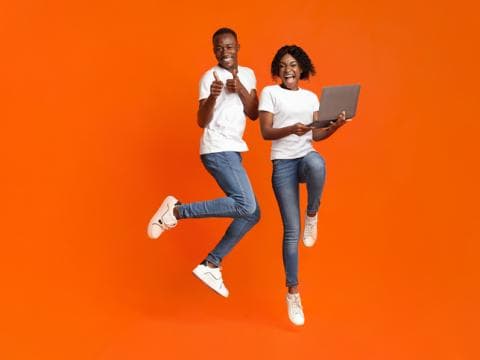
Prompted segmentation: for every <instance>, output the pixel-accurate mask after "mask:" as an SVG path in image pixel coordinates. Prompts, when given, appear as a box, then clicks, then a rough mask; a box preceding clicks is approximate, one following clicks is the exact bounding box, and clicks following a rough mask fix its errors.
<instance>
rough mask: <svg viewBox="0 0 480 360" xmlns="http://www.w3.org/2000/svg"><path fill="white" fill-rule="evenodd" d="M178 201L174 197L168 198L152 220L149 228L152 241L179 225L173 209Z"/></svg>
mask: <svg viewBox="0 0 480 360" xmlns="http://www.w3.org/2000/svg"><path fill="white" fill-rule="evenodd" d="M177 203H178V200H177V199H176V198H175V197H173V196H170V195H169V196H167V197H166V198H165V200H163V203H162V205H160V207H159V208H158V210H157V212H156V213H155V215H153V217H152V218H151V220H150V222H149V223H148V227H147V234H148V236H149V237H150V239H158V238H159V237H160V235H162V233H163V232H164V231H165V230H168V229H171V228H173V227H175V226H176V225H177V218H176V217H175V215H173V209H174V207H175V205H176V204H177Z"/></svg>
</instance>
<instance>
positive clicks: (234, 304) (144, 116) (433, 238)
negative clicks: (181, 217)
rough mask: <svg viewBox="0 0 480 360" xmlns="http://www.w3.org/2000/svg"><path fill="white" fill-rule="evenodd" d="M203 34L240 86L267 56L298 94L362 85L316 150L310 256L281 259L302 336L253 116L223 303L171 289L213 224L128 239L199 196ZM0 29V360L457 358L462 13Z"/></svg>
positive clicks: (83, 7) (466, 340)
mask: <svg viewBox="0 0 480 360" xmlns="http://www.w3.org/2000/svg"><path fill="white" fill-rule="evenodd" d="M471 3H472V4H473V1H472V2H471ZM220 26H230V27H232V28H234V29H235V30H236V31H237V32H238V35H239V41H240V43H241V45H242V47H241V50H240V53H239V59H240V64H242V65H244V66H249V67H251V68H253V69H254V70H255V71H256V74H257V81H258V89H259V90H260V89H261V88H263V86H265V85H267V84H270V83H271V82H272V80H271V78H270V76H269V66H270V62H271V59H272V57H273V55H274V53H275V51H276V50H277V49H278V48H279V47H280V46H282V45H284V44H288V43H296V44H298V45H300V46H302V47H303V48H304V49H305V50H307V52H308V53H309V54H310V56H311V57H312V59H313V61H314V63H315V65H316V67H317V70H318V75H317V76H315V77H314V78H313V79H312V80H311V81H309V82H307V83H305V84H304V87H306V88H308V89H311V90H313V91H315V92H317V94H318V93H319V90H320V88H321V86H323V85H334V84H345V83H353V82H358V83H361V84H362V86H363V88H362V93H361V96H360V107H359V111H358V116H357V117H356V119H355V120H354V121H353V122H352V123H351V124H349V125H348V126H346V127H344V128H342V130H341V131H340V132H339V133H337V134H336V135H335V136H334V137H333V138H331V139H329V140H327V141H325V142H322V143H318V144H317V149H318V150H319V151H320V152H321V153H322V154H323V155H324V157H325V158H326V161H327V166H328V178H327V183H326V188H325V193H324V198H323V205H322V208H321V211H320V224H319V234H320V239H319V243H318V244H317V245H316V246H315V247H314V248H313V249H305V248H303V247H301V248H300V279H301V292H302V297H303V301H304V306H305V311H306V325H305V326H304V327H303V328H294V327H293V326H291V325H290V324H289V322H288V318H287V314H286V308H285V303H284V294H285V288H284V275H283V269H282V264H281V233H282V228H281V222H280V216H279V213H278V209H277V205H276V202H275V200H274V197H273V193H272V190H271V185H270V175H271V164H270V161H269V145H270V144H269V143H268V142H266V141H263V140H262V139H261V136H260V132H259V128H258V123H250V124H249V125H248V127H247V131H246V140H247V142H248V144H249V146H250V149H251V151H250V152H249V153H247V154H246V155H245V158H244V159H245V160H244V161H245V166H246V168H247V170H248V171H249V174H250V177H251V179H252V182H253V185H254V188H255V190H256V193H257V194H258V197H259V201H260V204H261V208H262V220H261V222H260V223H259V224H258V225H257V226H256V227H255V228H254V229H253V230H252V231H251V232H250V233H249V234H248V235H247V237H246V238H245V239H244V240H243V241H242V242H241V243H240V244H239V246H238V247H237V248H236V249H235V251H234V252H232V253H231V255H230V256H229V257H227V258H226V260H225V261H224V278H225V281H226V284H227V286H228V287H229V289H230V291H231V296H230V298H229V299H228V300H225V299H222V298H220V297H219V296H216V295H215V294H213V293H212V292H211V291H209V290H208V289H206V288H205V287H204V286H203V285H202V284H200V283H199V282H198V281H197V280H196V279H194V277H193V276H192V275H191V270H192V269H193V267H194V266H195V265H196V264H197V263H198V262H199V261H200V260H201V259H202V258H203V257H204V256H205V255H206V253H207V252H208V251H209V250H210V249H211V248H212V247H213V246H214V244H215V243H216V242H217V240H218V239H219V237H220V236H221V235H222V233H223V231H224V229H225V228H226V226H227V223H228V222H227V221H226V220H224V219H223V220H220V219H208V220H188V221H184V222H182V223H181V224H180V225H179V226H178V228H177V229H175V230H174V231H171V232H169V233H167V234H165V235H164V236H162V238H161V239H159V240H158V241H150V240H148V239H147V236H146V225H147V222H148V220H149V218H150V216H151V215H152V213H153V212H154V211H155V209H156V208H157V206H158V205H159V204H160V202H161V200H162V199H163V198H164V196H166V195H167V194H174V195H176V196H178V197H179V198H180V199H181V200H183V201H193V200H203V199H208V198H213V197H216V196H219V195H220V194H221V193H220V190H219V189H218V188H217V186H216V184H215V183H214V181H213V179H212V178H211V177H210V176H209V175H208V174H207V172H206V171H205V170H204V169H203V167H202V166H201V164H200V161H199V158H198V140H199V136H200V134H201V129H199V128H198V127H197V125H196V121H195V114H196V109H197V103H198V102H197V92H198V89H197V87H198V80H199V78H200V76H201V75H202V73H203V72H204V71H205V70H206V69H208V68H209V67H211V66H212V65H214V63H215V61H214V57H213V53H212V50H211V42H210V41H211V40H210V38H211V34H212V33H213V31H215V30H216V29H217V28H218V27H220ZM0 34H1V39H2V41H1V44H2V45H1V47H2V59H1V64H2V66H1V67H0V75H1V81H0V89H1V93H0V95H1V96H0V101H1V103H2V104H1V107H0V117H1V124H2V126H1V129H2V131H1V135H2V141H1V145H0V146H1V149H0V150H1V154H2V176H1V191H2V214H1V215H2V216H1V221H2V227H1V236H2V246H3V249H2V251H1V259H0V260H1V261H0V263H1V265H0V266H1V268H0V270H1V271H0V273H1V277H2V279H1V289H2V293H1V294H0V295H1V297H0V298H1V300H0V305H1V308H2V315H1V321H0V339H1V343H0V358H2V359H6V360H7V359H8V360H10V359H82V360H84V359H105V360H106V359H115V360H120V359H162V358H165V359H167V358H173V359H178V358H209V357H211V356H213V357H215V358H217V357H228V358H239V359H243V358H246V357H247V356H249V357H251V358H261V357H269V358H271V359H287V358H291V357H296V358H299V359H303V358H315V359H329V360H330V359H369V360H373V359H389V360H394V359H402V360H404V359H422V360H425V359H435V360H438V359H452V360H466V359H478V358H479V357H477V356H475V354H474V352H475V348H474V347H473V340H474V338H475V337H478V328H477V324H478V320H479V316H478V315H479V306H478V305H479V296H478V295H479V273H480V271H479V266H478V254H479V253H478V250H479V245H478V239H479V230H478V225H477V223H478V206H477V204H478V202H479V200H480V199H479V196H478V195H479V194H478V190H477V185H478V183H479V180H480V179H479V171H478V159H477V157H478V154H479V151H478V140H477V138H478V132H479V130H480V126H479V125H478V124H479V122H478V119H477V118H478V116H477V111H476V109H477V108H478V100H479V99H478V80H479V76H478V71H477V67H478V63H479V59H478V38H479V30H478V9H476V8H475V7H474V6H472V5H471V4H468V3H467V2H462V1H457V2H434V1H412V0H407V1H401V2H389V1H384V2H383V1H346V0H339V1H313V0H306V1H301V2H291V1H283V0H277V1H270V0H265V1H249V0H248V1H243V2H241V3H220V2H213V1H209V0H207V1H202V2H200V1H198V2H191V1H185V0H178V1H173V2H161V1H148V0H136V1H131V2H129V1H105V0H100V1H65V2H63V1H58V0H51V1H11V2H8V3H7V2H3V3H2V4H1V5H0ZM302 201H303V203H304V201H305V194H304V193H303V199H302ZM475 220H477V221H475Z"/></svg>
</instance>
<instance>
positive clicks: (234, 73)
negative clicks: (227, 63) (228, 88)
mask: <svg viewBox="0 0 480 360" xmlns="http://www.w3.org/2000/svg"><path fill="white" fill-rule="evenodd" d="M232 75H233V78H234V79H235V78H236V77H238V69H233V70H232Z"/></svg>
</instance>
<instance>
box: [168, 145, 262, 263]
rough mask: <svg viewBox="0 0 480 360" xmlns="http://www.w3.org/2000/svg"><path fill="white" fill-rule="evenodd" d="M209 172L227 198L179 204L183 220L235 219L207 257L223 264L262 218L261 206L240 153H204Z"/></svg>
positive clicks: (208, 259) (203, 161)
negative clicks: (224, 259) (225, 258)
mask: <svg viewBox="0 0 480 360" xmlns="http://www.w3.org/2000/svg"><path fill="white" fill-rule="evenodd" d="M201 160H202V163H203V165H204V166H205V168H206V169H207V171H208V172H209V173H210V174H211V175H212V176H213V177H214V178H215V180H216V181H217V183H218V185H219V186H220V187H221V188H222V190H223V191H224V192H225V195H226V196H225V197H222V198H218V199H214V200H207V201H199V202H194V203H190V204H182V205H180V206H178V207H177V210H178V214H179V217H180V219H188V218H208V217H229V218H233V221H232V223H231V224H230V226H229V227H228V228H227V231H226V232H225V234H224V235H223V237H222V239H221V240H220V242H219V243H218V244H217V246H216V247H215V248H214V249H213V250H212V251H211V252H210V253H209V254H208V256H207V258H206V260H207V261H208V262H210V263H212V264H214V265H216V266H219V265H220V263H221V262H222V259H223V258H224V257H225V256H226V255H227V254H228V253H229V252H230V251H231V250H232V249H233V247H234V246H235V245H236V244H237V243H238V242H239V241H240V239H241V238H242V237H243V236H244V235H245V234H246V233H247V232H248V231H249V230H250V229H251V228H252V227H253V226H254V225H255V224H256V223H257V222H258V221H259V220H260V208H259V206H258V202H257V199H256V198H255V194H254V193H253V189H252V185H251V184H250V180H249V179H248V175H247V173H246V171H245V169H244V167H243V165H242V156H241V155H240V153H238V152H232V151H228V152H227V151H226V152H218V153H211V154H204V155H201Z"/></svg>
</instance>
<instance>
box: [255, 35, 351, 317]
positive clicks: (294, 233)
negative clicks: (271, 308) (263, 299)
mask: <svg viewBox="0 0 480 360" xmlns="http://www.w3.org/2000/svg"><path fill="white" fill-rule="evenodd" d="M271 73H272V77H274V78H278V79H280V81H281V83H280V84H279V85H272V86H267V87H265V88H264V89H263V90H262V93H261V96H260V105H259V110H260V125H261V130H262V136H263V138H264V139H265V140H272V148H271V160H272V163H273V174H272V185H273V190H274V192H275V197H276V199H277V202H278V206H279V208H280V213H281V216H282V221H283V229H284V232H283V264H284V268H285V273H286V285H287V288H288V292H287V297H286V298H287V307H288V316H289V318H290V320H291V321H292V322H293V323H294V324H295V325H303V324H304V322H305V318H304V314H303V308H302V303H301V300H300V294H299V292H298V240H299V237H300V208H299V184H300V183H306V184H307V192H308V205H307V210H306V217H305V226H304V232H303V242H304V244H305V246H307V247H311V246H313V245H314V243H315V241H316V239H317V211H318V208H319V205H320V198H321V195H322V190H323V184H324V181H325V161H324V160H323V158H322V157H321V156H320V154H318V153H317V152H316V151H315V149H314V148H313V146H312V140H313V141H319V140H324V139H326V138H327V137H329V136H330V135H332V134H333V133H334V132H335V131H337V130H338V128H339V127H341V126H343V125H344V124H345V121H346V119H345V113H341V114H339V116H338V119H337V121H335V122H332V123H331V125H330V126H329V127H327V128H318V129H314V128H312V127H311V125H310V124H311V123H312V121H314V120H317V119H318V109H319V106H320V104H319V101H318V97H317V96H316V95H315V94H314V93H313V92H311V91H308V90H305V89H302V88H300V87H299V82H300V80H303V79H308V78H309V77H310V76H311V75H314V74H315V68H314V66H313V64H312V62H311V60H310V58H309V56H308V55H307V54H306V53H305V51H303V49H302V48H300V47H298V46H296V45H288V46H283V47H282V48H280V49H279V50H278V51H277V53H276V55H275V57H274V58H273V61H272V66H271Z"/></svg>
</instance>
